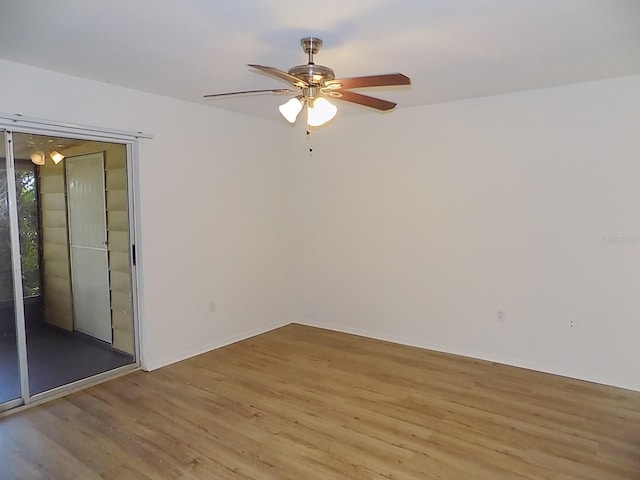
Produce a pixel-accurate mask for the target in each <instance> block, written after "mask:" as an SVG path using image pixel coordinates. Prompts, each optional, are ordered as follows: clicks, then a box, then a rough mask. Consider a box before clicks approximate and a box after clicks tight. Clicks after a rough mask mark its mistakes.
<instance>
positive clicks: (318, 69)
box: [287, 63, 336, 85]
mask: <svg viewBox="0 0 640 480" xmlns="http://www.w3.org/2000/svg"><path fill="white" fill-rule="evenodd" d="M287 73H288V74H289V75H293V76H294V77H296V78H299V79H300V80H304V81H305V82H307V83H309V84H312V85H318V84H321V83H323V82H325V81H327V80H333V79H335V78H336V76H335V74H334V73H333V70H331V69H330V68H329V67H325V66H324V65H316V64H314V63H308V64H307V65H297V66H295V67H292V68H290V69H289V71H288V72H287Z"/></svg>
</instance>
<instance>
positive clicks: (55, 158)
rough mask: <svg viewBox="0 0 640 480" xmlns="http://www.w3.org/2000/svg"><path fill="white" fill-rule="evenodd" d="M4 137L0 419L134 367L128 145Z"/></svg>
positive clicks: (51, 137) (20, 134) (18, 134)
mask: <svg viewBox="0 0 640 480" xmlns="http://www.w3.org/2000/svg"><path fill="white" fill-rule="evenodd" d="M3 134H5V136H6V140H7V141H6V142H5V141H2V142H1V144H2V145H1V147H0V162H1V165H0V410H2V409H6V408H7V407H11V406H13V405H15V404H21V403H29V402H30V401H33V400H35V399H39V398H42V397H44V396H47V395H52V394H56V393H59V392H60V391H62V390H65V389H69V388H73V387H74V386H80V385H82V384H84V383H89V382H91V381H97V380H100V379H102V378H106V377H108V376H110V375H112V374H114V373H116V372H119V371H122V370H126V369H128V368H135V367H136V366H137V365H139V361H138V355H137V344H138V342H137V337H136V332H137V329H136V328H135V325H136V322H135V316H134V312H135V295H134V292H135V289H134V282H133V278H134V275H133V274H134V268H135V266H134V265H133V262H132V260H133V255H132V253H133V252H132V248H133V235H132V231H133V230H132V228H131V225H132V222H131V208H130V206H131V202H130V195H129V183H130V168H129V167H130V165H129V152H130V151H131V148H130V146H129V147H128V146H127V144H125V143H117V142H105V141H97V140H91V139H86V138H74V137H72V136H61V135H51V134H46V135H45V134H36V133H30V132H3ZM2 140H4V137H3V139H2ZM2 405H4V407H3V406H2Z"/></svg>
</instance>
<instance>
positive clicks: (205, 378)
mask: <svg viewBox="0 0 640 480" xmlns="http://www.w3.org/2000/svg"><path fill="white" fill-rule="evenodd" d="M0 478H1V479H2V480H9V479H20V480H23V479H28V480H37V479H75V480H95V479H113V480H127V479H135V480H147V479H151V480H155V479H166V480H171V479H184V480H189V479H216V480H217V479H220V480H224V479H256V480H258V479H259V480H268V479H292V480H315V479H322V480H327V479H397V480H406V479H426V480H429V479H436V478H437V479H465V480H469V479H491V480H500V479H510V480H512V479H536V480H537V479H560V480H569V479H579V480H590V479H593V480H608V479H625V480H628V479H638V478H640V394H639V393H634V392H629V391H626V390H620V389H615V388H609V387H603V386H599V385H595V384H590V383H585V382H580V381H576V380H570V379H566V378H561V377H555V376H551V375H545V374H541V373H535V372H531V371H526V370H521V369H517V368H513V367H506V366H503V365H494V364H491V363H489V362H482V361H476V360H470V359H466V358H462V357H456V356H452V355H445V354H439V353H433V352H429V351H424V350H419V349H415V348H409V347H403V346H399V345H394V344H389V343H384V342H380V341H375V340H370V339H364V338H360V337H355V336H350V335H345V334H340V333H334V332H328V331H324V330H319V329H314V328H310V327H303V326H299V325H290V326H287V327H284V328H281V329H279V330H276V331H273V332H270V333H267V334H265V335H261V336H259V337H255V338H252V339H250V340H246V341H244V342H240V343H237V344H234V345H231V346H228V347H225V348H222V349H219V350H216V351H214V352H211V353H208V354H205V355H201V356H199V357H196V358H193V359H190V360H187V361H185V362H181V363H179V364H176V365H172V366H170V367H166V368H163V369H160V370H157V371H154V372H152V373H144V372H136V373H134V374H131V375H128V376H126V377H123V378H120V379H116V380H113V381H110V382H107V383H105V384H102V385H100V386H97V387H94V388H91V389H89V390H85V391H83V392H79V393H76V394H73V395H70V396H68V397H66V398H64V399H60V400H56V401H53V402H50V403H48V404H45V405H42V406H40V407H36V408H33V409H30V410H27V411H24V412H22V413H18V414H15V415H11V416H8V417H6V418H2V419H0Z"/></svg>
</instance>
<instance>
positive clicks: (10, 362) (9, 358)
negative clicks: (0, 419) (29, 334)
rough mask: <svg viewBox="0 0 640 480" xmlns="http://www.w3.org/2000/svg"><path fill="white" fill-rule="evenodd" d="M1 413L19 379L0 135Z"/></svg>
mask: <svg viewBox="0 0 640 480" xmlns="http://www.w3.org/2000/svg"><path fill="white" fill-rule="evenodd" d="M0 134H1V136H0V411H2V410H4V409H5V408H4V407H3V404H4V405H5V406H6V405H7V404H8V402H10V401H11V400H16V399H20V398H21V386H20V382H21V376H20V363H19V355H18V334H17V330H16V325H17V322H16V306H15V301H14V278H13V263H12V254H11V245H12V242H11V233H12V231H11V218H10V210H9V206H10V201H9V192H10V189H9V183H10V182H9V177H8V175H7V172H8V171H9V168H8V165H9V158H8V156H7V148H6V142H5V132H4V131H0Z"/></svg>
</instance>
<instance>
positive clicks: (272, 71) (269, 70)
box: [248, 64, 309, 88]
mask: <svg viewBox="0 0 640 480" xmlns="http://www.w3.org/2000/svg"><path fill="white" fill-rule="evenodd" d="M248 66H249V67H251V68H255V69H256V70H260V71H261V72H264V73H266V74H267V75H271V76H272V77H276V78H277V79H279V80H284V81H285V82H287V83H290V84H291V85H294V86H296V87H303V88H304V87H308V86H309V84H308V83H307V82H305V81H304V80H300V79H299V78H296V77H294V76H293V75H289V74H288V73H287V72H283V71H282V70H278V69H277V68H274V67H265V66H263V65H252V64H249V65H248Z"/></svg>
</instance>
